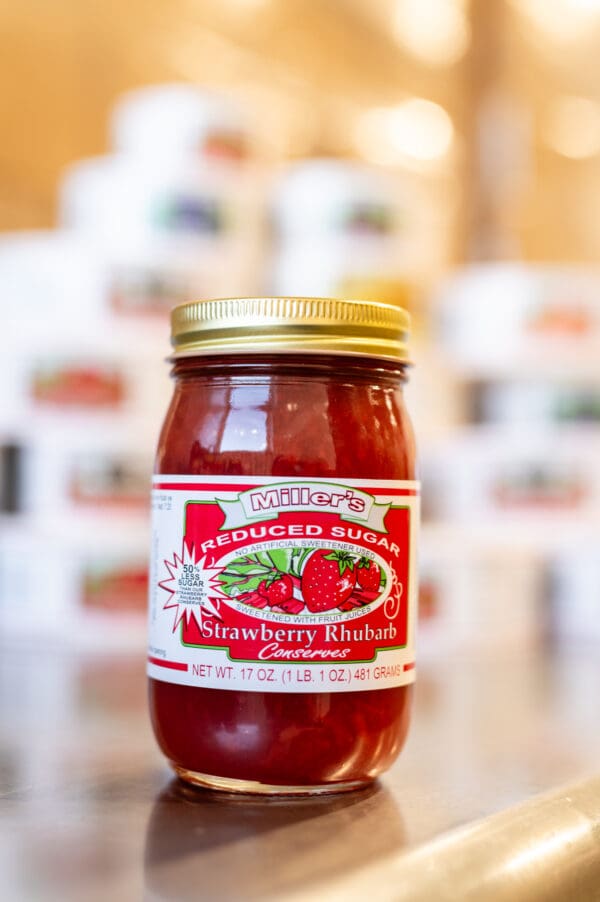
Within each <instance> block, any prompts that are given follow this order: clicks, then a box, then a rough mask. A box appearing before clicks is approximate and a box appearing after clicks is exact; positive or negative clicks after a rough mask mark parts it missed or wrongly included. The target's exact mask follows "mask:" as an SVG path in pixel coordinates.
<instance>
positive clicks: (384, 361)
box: [148, 298, 418, 794]
mask: <svg viewBox="0 0 600 902" xmlns="http://www.w3.org/2000/svg"><path fill="white" fill-rule="evenodd" d="M408 326H409V320H408V316H407V314H406V313H405V312H404V311H403V310H402V309H401V308H399V307H396V306H394V305H391V304H384V303H378V302H375V301H355V300H334V299H319V298H238V299H224V300H211V301H198V302H192V303H187V304H182V305H180V306H179V307H176V308H175V310H174V311H173V315H172V344H173V348H174V353H173V357H172V361H173V376H174V380H175V390H174V394H173V399H172V401H171V405H170V407H169V410H168V413H167V416H166V419H165V423H164V426H163V428H162V432H161V436H160V440H159V445H158V453H157V457H156V468H155V476H154V481H153V540H152V563H151V572H150V612H149V619H150V640H149V651H148V675H149V678H150V710H151V717H152V723H153V726H154V731H155V734H156V738H157V740H158V743H159V745H160V747H161V749H162V751H163V753H164V754H165V756H166V757H167V758H168V760H169V762H170V763H171V765H172V767H173V769H174V770H175V771H176V773H177V774H178V775H179V776H180V777H181V778H182V779H183V780H186V781H188V782H190V783H193V784H198V785H201V786H207V787H211V788H213V789H222V790H226V791H229V792H231V791H238V792H254V793H280V794H305V793H316V792H331V791H340V790H349V789H354V788H356V787H359V786H362V785H364V784H366V783H369V782H371V781H372V780H374V779H375V778H376V777H377V776H378V775H379V774H381V773H382V772H383V771H385V770H386V769H387V768H389V767H390V765H391V764H392V762H393V761H394V760H395V758H396V756H397V755H398V752H399V751H400V749H401V747H402V745H403V743H404V740H405V737H406V733H407V730H408V724H409V717H410V705H411V693H412V683H413V681H414V676H415V669H414V668H415V661H414V633H415V617H416V596H417V584H416V580H417V576H416V566H415V554H416V530H417V526H418V484H417V483H416V482H415V449H414V439H413V433H412V428H411V425H410V421H409V418H408V415H407V412H406V409H405V407H404V403H403V397H402V387H403V383H404V382H405V380H406V371H407V366H408V362H409V361H408V354H407V347H406V340H407V333H408Z"/></svg>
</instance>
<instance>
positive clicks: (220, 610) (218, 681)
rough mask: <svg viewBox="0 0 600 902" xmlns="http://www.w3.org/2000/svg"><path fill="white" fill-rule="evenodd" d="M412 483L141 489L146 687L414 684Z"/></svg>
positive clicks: (204, 480) (255, 480) (161, 482)
mask: <svg viewBox="0 0 600 902" xmlns="http://www.w3.org/2000/svg"><path fill="white" fill-rule="evenodd" d="M418 502H419V499H418V483H416V482H412V481H384V480H352V479H344V480H342V481H340V482H335V481H334V480H331V481H329V480H325V479H294V478H285V477H282V478H276V477H257V476H253V477H241V476H238V477H227V478H225V477H223V478H222V477H214V476H168V475H161V476H155V477H154V488H153V493H152V509H153V514H152V517H153V539H152V542H153V545H152V562H151V571H150V639H149V650H148V674H149V676H151V677H153V678H154V679H157V680H162V681H164V682H169V683H179V684H181V685H186V686H204V687H210V688H216V689H231V690H236V689H237V690H241V691H257V692H356V691H359V690H366V689H384V688H389V687H392V686H403V685H405V684H407V683H411V682H413V680H414V677H415V659H414V632H415V621H416V605H417V574H416V533H417V527H418Z"/></svg>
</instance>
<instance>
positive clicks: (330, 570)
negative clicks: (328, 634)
mask: <svg viewBox="0 0 600 902" xmlns="http://www.w3.org/2000/svg"><path fill="white" fill-rule="evenodd" d="M355 585H356V573H355V569H354V558H353V557H352V556H351V555H350V554H348V553H347V552H345V551H328V550H327V549H326V548H325V549H323V550H322V551H314V552H313V553H312V554H311V556H310V557H309V558H308V560H307V561H306V564H305V565H304V570H303V571H302V597H303V598H304V601H305V602H306V607H307V608H308V610H309V611H312V612H313V613H314V612H317V611H330V610H331V609H332V608H337V607H338V606H339V605H341V604H342V603H343V602H344V601H345V600H346V599H347V598H348V597H349V596H350V595H351V594H352V591H353V589H354V586H355Z"/></svg>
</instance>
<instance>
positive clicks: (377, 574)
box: [356, 557, 381, 592]
mask: <svg viewBox="0 0 600 902" xmlns="http://www.w3.org/2000/svg"><path fill="white" fill-rule="evenodd" d="M356 582H357V583H358V585H359V586H360V587H361V589H366V590H367V591H368V592H377V590H378V589H379V584H380V582H381V570H380V569H379V566H378V565H377V564H376V563H375V561H371V560H369V558H368V557H361V559H360V560H359V562H358V564H357V565H356Z"/></svg>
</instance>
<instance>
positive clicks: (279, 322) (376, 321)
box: [171, 297, 410, 363]
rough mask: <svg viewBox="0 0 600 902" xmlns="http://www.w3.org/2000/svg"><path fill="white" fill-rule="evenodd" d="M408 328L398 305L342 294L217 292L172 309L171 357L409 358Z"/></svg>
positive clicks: (408, 319) (408, 321)
mask: <svg viewBox="0 0 600 902" xmlns="http://www.w3.org/2000/svg"><path fill="white" fill-rule="evenodd" d="M409 329H410V317H409V315H408V313H407V312H406V311H405V310H403V309H402V307H398V306H397V305H395V304H386V303H383V302H380V301H359V300H342V299H340V298H293V297H287V298H219V299H217V300H203V301H190V302H188V303H186V304H179V305H178V306H177V307H175V309H174V310H173V311H172V314H171V344H172V345H173V348H174V353H173V358H180V357H195V356H198V355H207V354H233V353H240V354H264V353H273V354H294V353H297V354H307V353H308V354H350V355H358V356H362V357H379V358H383V359H385V360H394V361H397V362H401V363H409V362H410V361H409V355H408V346H407V340H408V332H409Z"/></svg>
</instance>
